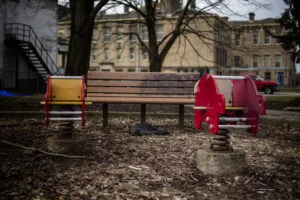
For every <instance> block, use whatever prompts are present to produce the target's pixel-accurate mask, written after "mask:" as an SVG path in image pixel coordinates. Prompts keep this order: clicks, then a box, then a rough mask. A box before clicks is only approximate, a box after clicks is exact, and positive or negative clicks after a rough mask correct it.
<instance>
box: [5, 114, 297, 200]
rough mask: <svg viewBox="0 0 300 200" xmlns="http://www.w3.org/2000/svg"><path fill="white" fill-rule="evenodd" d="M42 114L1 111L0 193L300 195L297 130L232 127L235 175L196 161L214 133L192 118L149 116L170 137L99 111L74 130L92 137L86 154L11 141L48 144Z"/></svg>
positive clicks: (92, 196)
mask: <svg viewBox="0 0 300 200" xmlns="http://www.w3.org/2000/svg"><path fill="white" fill-rule="evenodd" d="M41 118H42V117H36V118H28V117H26V116H24V117H9V118H7V117H6V118H4V117H1V118H0V139H1V142H0V162H1V165H0V169H1V170H0V199H34V200H38V199H60V200H62V199H74V200H76V199H174V200H180V199H300V130H297V129H290V130H287V129H280V128H278V127H274V126H268V125H263V124H262V125H261V126H260V128H261V129H260V132H259V133H258V134H257V135H250V134H247V133H245V132H242V131H240V132H239V131H234V132H232V133H231V143H232V146H233V147H234V148H236V149H243V150H244V151H245V152H246V160H247V166H246V168H245V170H244V172H243V174H242V175H240V176H235V177H213V176H208V175H204V174H203V173H202V172H200V171H199V170H198V169H197V168H196V163H195V152H196V151H197V150H199V149H205V148H208V147H209V145H210V141H211V138H212V137H211V134H209V133H208V132H207V131H205V130H200V131H199V130H198V131H197V130H195V129H194V128H193V126H192V120H189V119H186V121H185V123H186V127H185V128H184V129H179V128H178V127H177V119H175V118H174V119H172V118H161V119H158V118H157V117H156V118H150V117H148V118H147V121H148V122H149V123H151V124H152V125H154V126H156V127H159V128H163V129H166V130H168V131H169V132H170V135H168V136H130V135H129V134H128V130H129V126H130V125H133V124H135V123H136V122H137V120H138V119H137V118H135V117H134V116H119V117H118V116H116V117H111V118H110V119H109V123H110V126H109V128H108V129H107V130H103V129H101V118H100V117H97V116H95V117H92V118H89V119H88V122H87V126H86V127H85V128H81V126H80V125H76V128H75V133H74V137H80V138H86V139H87V140H88V141H89V143H88V144H89V145H87V149H89V150H88V151H86V152H84V153H83V155H85V156H86V157H85V158H64V157H60V156H51V155H47V154H45V153H41V152H38V151H34V150H28V149H27V150H26V149H24V148H18V147H14V146H11V145H8V144H4V143H3V142H5V141H9V142H13V143H16V144H19V145H24V146H27V147H33V148H35V149H39V150H45V151H48V150H47V148H46V140H47V138H48V137H50V136H54V135H56V134H59V132H60V130H59V128H58V126H57V124H52V125H51V126H49V127H46V126H45V125H44V122H43V120H42V119H41ZM92 147H93V148H92Z"/></svg>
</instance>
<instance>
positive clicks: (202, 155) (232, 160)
mask: <svg viewBox="0 0 300 200" xmlns="http://www.w3.org/2000/svg"><path fill="white" fill-rule="evenodd" d="M196 163H197V168H198V169H199V170H200V171H202V172H203V173H204V174H209V175H215V176H234V175H238V174H241V173H242V172H243V170H244V167H245V164H246V161H245V153H244V151H242V150H233V151H232V152H218V151H211V150H199V151H197V152H196Z"/></svg>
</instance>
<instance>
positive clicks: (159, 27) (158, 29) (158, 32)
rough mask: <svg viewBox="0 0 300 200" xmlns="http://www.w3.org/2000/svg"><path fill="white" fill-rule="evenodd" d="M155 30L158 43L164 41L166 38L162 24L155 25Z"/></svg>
mask: <svg viewBox="0 0 300 200" xmlns="http://www.w3.org/2000/svg"><path fill="white" fill-rule="evenodd" d="M155 30H156V39H157V41H160V40H162V38H163V37H164V26H163V25H162V24H155Z"/></svg>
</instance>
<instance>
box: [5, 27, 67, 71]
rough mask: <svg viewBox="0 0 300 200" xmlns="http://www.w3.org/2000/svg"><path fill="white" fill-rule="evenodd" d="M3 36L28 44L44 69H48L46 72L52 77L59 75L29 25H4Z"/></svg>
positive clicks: (55, 66)
mask: <svg viewBox="0 0 300 200" xmlns="http://www.w3.org/2000/svg"><path fill="white" fill-rule="evenodd" d="M5 35H6V37H7V35H9V36H10V37H12V39H14V40H20V41H25V42H30V43H31V44H32V45H33V46H34V47H35V49H36V51H37V52H38V53H39V54H40V57H41V58H42V60H43V61H44V62H45V64H46V68H48V70H49V71H50V72H51V73H52V74H54V75H61V72H60V71H59V69H58V67H57V65H56V64H55V62H54V61H53V59H52V58H51V56H50V55H49V53H48V51H47V50H46V48H45V47H44V45H43V43H42V42H41V40H40V39H39V37H38V36H37V34H36V33H35V32H34V30H33V28H32V27H31V26H30V25H27V24H21V23H5Z"/></svg>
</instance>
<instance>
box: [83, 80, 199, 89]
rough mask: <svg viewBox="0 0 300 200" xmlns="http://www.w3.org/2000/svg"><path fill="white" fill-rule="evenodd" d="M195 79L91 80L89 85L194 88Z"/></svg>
mask: <svg viewBox="0 0 300 200" xmlns="http://www.w3.org/2000/svg"><path fill="white" fill-rule="evenodd" d="M194 85H195V81H133V80H90V81H89V82H88V87H93V86H96V87H100V86H101V87H143V88H147V87H150V88H151V87H158V88H163V87H165V88H170V87H174V88H193V87H194Z"/></svg>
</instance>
